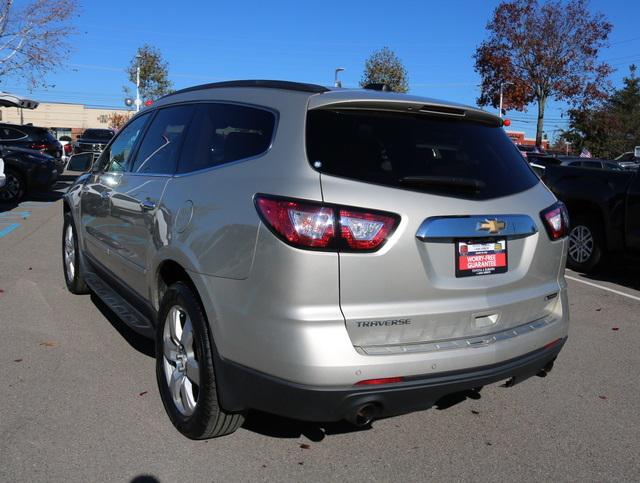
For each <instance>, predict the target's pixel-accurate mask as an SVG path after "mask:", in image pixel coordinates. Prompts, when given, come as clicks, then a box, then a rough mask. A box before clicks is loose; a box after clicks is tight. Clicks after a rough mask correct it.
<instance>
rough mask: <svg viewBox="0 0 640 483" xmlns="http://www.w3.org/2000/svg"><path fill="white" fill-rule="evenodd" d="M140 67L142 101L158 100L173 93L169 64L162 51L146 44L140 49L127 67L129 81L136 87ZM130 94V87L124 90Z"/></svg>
mask: <svg viewBox="0 0 640 483" xmlns="http://www.w3.org/2000/svg"><path fill="white" fill-rule="evenodd" d="M138 66H140V97H141V98H142V100H143V101H144V100H148V99H151V100H153V99H157V98H159V97H162V96H164V95H166V94H169V93H171V91H172V89H173V85H172V83H171V81H170V80H169V64H168V63H167V62H166V61H165V60H164V59H163V58H162V54H161V53H160V50H159V49H158V48H156V47H153V46H151V45H148V44H145V45H143V46H142V47H140V48H139V49H138V51H137V52H136V55H134V56H133V58H132V59H131V63H130V64H129V67H127V75H128V77H129V81H130V82H131V83H132V84H133V85H135V84H136V76H137V68H138ZM124 90H125V92H126V93H127V94H128V93H130V92H131V89H130V88H129V87H125V88H124Z"/></svg>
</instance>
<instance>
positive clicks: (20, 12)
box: [0, 0, 78, 87]
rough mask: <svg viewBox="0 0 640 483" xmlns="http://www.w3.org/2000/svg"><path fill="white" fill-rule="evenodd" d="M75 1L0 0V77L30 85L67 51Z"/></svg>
mask: <svg viewBox="0 0 640 483" xmlns="http://www.w3.org/2000/svg"><path fill="white" fill-rule="evenodd" d="M77 9H78V5H77V2H76V0H32V1H31V2H29V3H26V4H24V5H21V6H16V5H14V2H13V0H0V79H1V78H2V77H7V76H11V77H16V76H20V77H22V78H23V79H25V80H26V81H27V83H28V84H29V85H30V86H31V87H34V86H36V85H42V84H43V79H44V77H45V75H46V74H47V73H48V72H50V71H51V70H53V69H55V68H56V67H58V66H59V65H60V63H61V61H62V60H63V59H64V58H65V57H66V56H67V55H68V54H69V51H70V46H69V44H68V37H69V35H70V34H72V33H73V32H74V30H73V29H72V27H71V25H70V20H71V19H72V17H73V16H74V15H75V14H76V12H77Z"/></svg>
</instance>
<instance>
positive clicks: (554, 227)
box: [540, 201, 569, 240]
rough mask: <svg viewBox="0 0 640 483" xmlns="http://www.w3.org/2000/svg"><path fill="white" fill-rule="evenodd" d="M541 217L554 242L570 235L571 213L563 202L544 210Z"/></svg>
mask: <svg viewBox="0 0 640 483" xmlns="http://www.w3.org/2000/svg"><path fill="white" fill-rule="evenodd" d="M540 217H541V218H542V223H543V224H544V227H545V228H546V229H547V233H548V234H549V238H551V239H552V240H558V239H560V238H562V237H565V236H567V233H569V213H568V212H567V208H566V207H565V206H564V203H562V202H561V201H558V202H557V203H555V204H554V205H551V206H550V207H549V208H547V209H546V210H543V211H542V212H541V213H540Z"/></svg>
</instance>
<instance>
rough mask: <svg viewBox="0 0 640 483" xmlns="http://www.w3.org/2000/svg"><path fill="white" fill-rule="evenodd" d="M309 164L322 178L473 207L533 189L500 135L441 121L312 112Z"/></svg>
mask: <svg viewBox="0 0 640 483" xmlns="http://www.w3.org/2000/svg"><path fill="white" fill-rule="evenodd" d="M307 156H308V158H309V162H310V163H311V164H312V166H313V167H314V168H315V169H317V170H319V171H320V172H322V173H326V174H330V175H334V176H340V177H344V178H349V179H354V180H358V181H364V182H368V183H375V184H381V185H385V186H392V187H395V188H402V189H409V190H416V191H422V192H427V193H435V194H446V195H451V196H459V197H468V198H476V199H488V198H498V197H501V196H508V195H511V194H514V193H518V192H521V191H524V190H526V189H528V188H531V187H533V186H534V185H535V184H536V183H538V177H537V176H536V175H535V173H534V172H533V171H532V170H531V168H530V167H529V166H528V165H527V163H526V161H525V160H524V159H523V157H522V156H521V155H520V153H519V152H518V150H517V148H516V147H515V146H514V144H513V142H512V141H511V140H510V139H509V138H508V137H507V135H506V134H505V132H504V130H503V129H502V128H500V127H495V126H491V125H488V124H483V123H480V122H472V121H469V120H464V119H452V118H445V117H443V116H437V117H436V116H423V115H412V114H404V113H389V112H381V111H365V110H359V111H346V110H342V111H341V110H315V111H310V112H309V113H308V118H307Z"/></svg>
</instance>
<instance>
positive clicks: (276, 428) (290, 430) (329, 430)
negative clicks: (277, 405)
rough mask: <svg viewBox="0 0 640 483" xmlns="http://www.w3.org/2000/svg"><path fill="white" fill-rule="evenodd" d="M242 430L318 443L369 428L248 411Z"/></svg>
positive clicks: (343, 422)
mask: <svg viewBox="0 0 640 483" xmlns="http://www.w3.org/2000/svg"><path fill="white" fill-rule="evenodd" d="M374 424H375V422H374ZM242 428H243V429H246V430H247V431H252V432H254V433H257V434H261V435H263V436H269V437H271V438H299V437H300V436H304V437H305V438H307V439H308V440H310V441H313V442H314V443H318V442H320V441H322V440H323V439H324V438H325V437H327V436H330V435H333V434H346V433H356V432H359V431H368V430H369V429H371V426H370V425H367V426H363V427H358V426H354V425H353V424H351V423H348V422H347V421H338V422H332V423H313V422H307V421H298V420H296V419H289V418H285V417H282V416H276V415H274V414H269V413H263V412H262V411H250V412H249V414H248V415H247V419H246V420H245V422H244V424H243V426H242Z"/></svg>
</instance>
